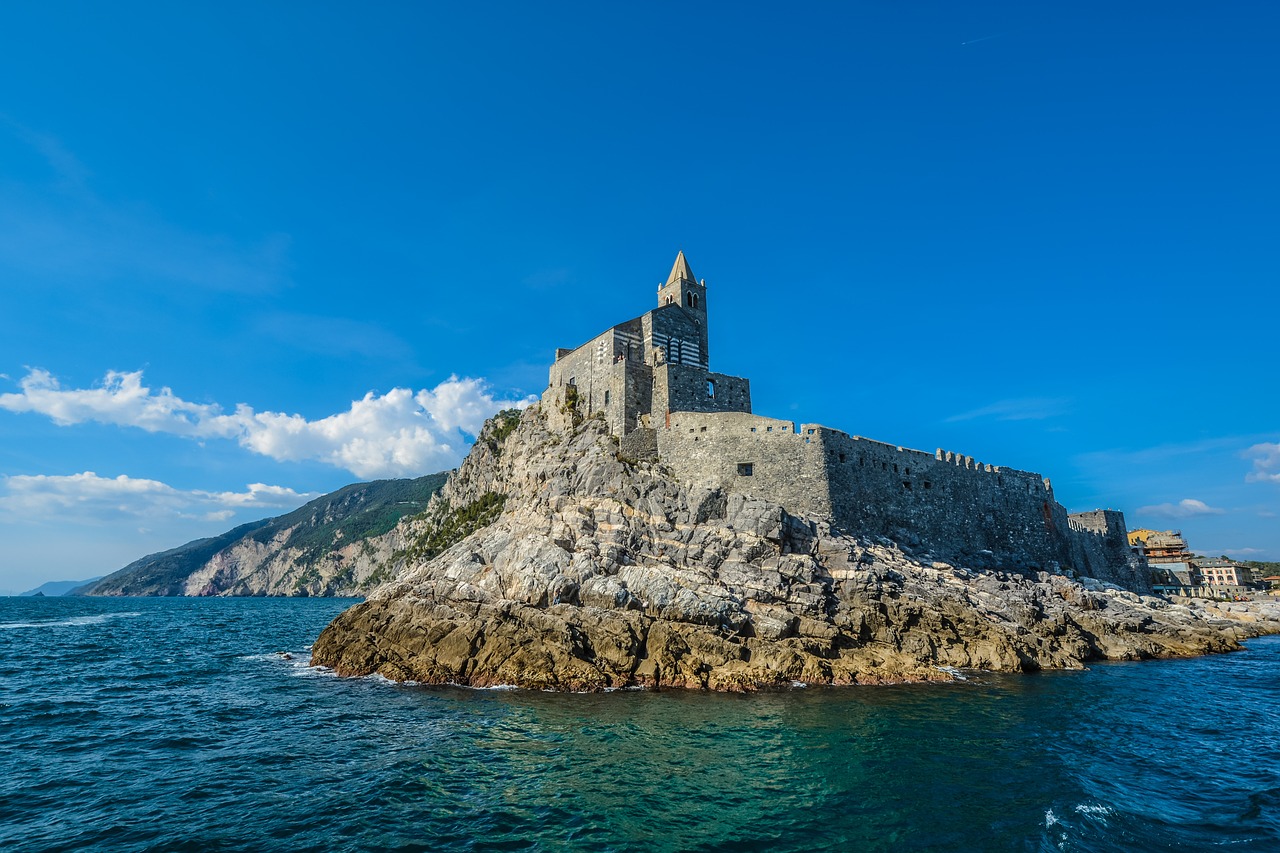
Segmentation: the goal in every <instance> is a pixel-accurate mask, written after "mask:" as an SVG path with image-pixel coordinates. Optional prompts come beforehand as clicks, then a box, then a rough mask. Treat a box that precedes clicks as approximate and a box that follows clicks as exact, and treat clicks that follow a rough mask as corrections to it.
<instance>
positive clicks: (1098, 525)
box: [543, 252, 1149, 590]
mask: <svg viewBox="0 0 1280 853" xmlns="http://www.w3.org/2000/svg"><path fill="white" fill-rule="evenodd" d="M706 294H707V288H706V282H705V280H703V281H698V280H696V279H695V278H694V276H693V272H692V270H691V269H690V268H689V263H688V261H687V260H686V259H685V257H684V253H683V252H681V253H680V254H679V255H678V256H677V257H676V262H675V265H674V266H673V267H672V269H671V274H670V275H669V276H668V277H667V282H666V284H664V285H663V286H662V287H660V288H659V290H658V307H657V308H655V309H653V310H651V311H648V312H646V313H645V314H643V315H641V316H640V317H637V318H636V319H634V320H628V321H627V322H625V323H620V324H618V325H616V326H614V327H612V328H611V329H609V330H607V331H605V332H604V333H603V334H600V335H597V336H596V337H595V338H593V339H592V340H590V341H588V342H587V343H585V344H583V345H582V346H580V347H578V348H576V349H572V350H568V349H560V350H557V351H556V360H555V363H554V364H553V365H552V366H551V371H550V383H549V387H548V389H547V391H546V392H545V393H544V395H543V398H544V402H546V403H548V404H551V405H555V406H561V407H563V406H565V405H566V404H570V405H573V406H575V407H576V408H577V410H578V411H579V412H580V413H581V414H583V415H585V416H588V417H590V416H593V415H595V414H597V413H601V414H602V415H603V417H604V419H605V421H606V422H607V423H608V425H609V429H610V431H611V432H613V434H614V435H616V436H618V438H619V439H620V441H621V452H622V454H623V455H624V456H628V457H632V458H654V457H656V458H658V459H660V461H661V462H662V463H663V464H664V465H666V466H668V467H669V468H670V469H671V470H672V471H673V472H674V473H675V474H676V476H678V477H679V478H681V479H682V480H686V481H689V482H694V481H697V482H703V483H707V484H710V485H716V486H720V487H722V488H724V489H725V490H726V491H728V492H730V493H739V494H748V495H754V496H757V497H761V498H765V499H767V500H771V501H775V502H777V503H780V504H782V505H783V506H785V507H786V508H787V509H788V510H789V511H791V512H793V513H796V514H803V515H818V516H824V517H828V518H830V519H831V520H832V522H833V523H834V524H835V525H836V526H838V527H840V528H843V529H845V530H848V531H850V532H854V533H858V534H861V535H868V536H882V537H887V538H889V539H892V540H894V541H897V542H899V543H901V544H905V545H908V546H910V547H915V548H923V549H927V550H929V551H930V552H931V553H934V554H935V555H936V556H938V557H940V558H948V559H964V560H966V561H967V564H968V565H973V566H975V567H981V566H983V565H986V566H990V567H1002V568H1010V569H1020V570H1026V571H1034V570H1040V569H1047V570H1055V569H1059V568H1062V569H1069V570H1073V571H1075V572H1077V573H1079V574H1082V575H1088V576H1092V577H1098V578H1102V579H1106V580H1112V581H1115V582H1117V583H1121V584H1124V585H1125V586H1128V587H1130V588H1135V589H1142V590H1145V589H1148V588H1149V580H1148V579H1147V577H1146V573H1145V572H1142V571H1141V570H1140V567H1139V566H1138V565H1136V564H1134V563H1133V562H1132V560H1131V558H1130V556H1129V554H1130V552H1129V548H1128V534H1127V531H1126V529H1125V524H1124V516H1123V515H1122V514H1121V513H1119V512H1116V511H1114V510H1096V511H1094V512H1089V513H1080V514H1078V515H1069V514H1068V513H1067V511H1066V509H1065V508H1064V507H1062V505H1061V504H1059V503H1057V501H1055V500H1054V496H1053V487H1052V486H1051V484H1050V482H1049V480H1048V479H1046V478H1044V477H1041V476H1040V475H1039V474H1034V473H1031V472H1027V471H1018V470H1014V469H1012V468H1005V467H1001V466H996V465H990V464H985V463H981V462H977V461H975V460H974V459H973V458H972V457H970V456H965V455H963V454H959V453H953V452H950V451H944V450H942V449H939V450H937V451H935V452H934V453H925V452H922V451H919V450H910V449H907V448H904V447H900V446H896V445H891V444H885V443H883V442H879V441H873V440H871V439H867V438H863V437H861V436H854V435H849V434H847V433H844V432H841V431H839V430H835V429H831V428H829V427H824V426H821V425H819V424H805V423H800V424H797V423H794V422H792V421H785V420H777V419H774V418H766V417H761V416H759V415H755V414H752V412H751V389H750V383H749V382H748V381H747V380H746V379H743V378H741V377H738V376H729V375H726V374H722V373H713V372H711V370H710V369H709V359H708V336H707V295H706Z"/></svg>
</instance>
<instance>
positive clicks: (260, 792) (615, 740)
mask: <svg viewBox="0 0 1280 853" xmlns="http://www.w3.org/2000/svg"><path fill="white" fill-rule="evenodd" d="M348 604H350V602H343V601H334V600H324V599H298V600H282V599H191V600H184V599H60V598H53V599H29V598H28V599H18V598H7V599H5V598H0V767H3V768H4V771H5V772H4V773H3V774H0V849H6V850H7V849H15V850H24V851H26V850H30V851H53V850H193V851H194V850H201V851H203V850H382V849H387V850H564V849H568V850H648V849H656V850H701V851H713V850H769V851H775V850H776V851H788V850H795V851H799V850H852V851H874V850H926V849H927V850H1031V851H1039V850H1046V851H1047V850H1078V851H1110V850H1186V851H1201V850H1206V849H1218V848H1219V847H1221V848H1225V849H1231V850H1247V851H1254V850H1265V851H1276V850H1280V713H1277V709H1278V708H1280V638H1265V639H1261V640H1256V641H1253V642H1252V643H1250V644H1249V649H1248V650H1247V651H1245V652H1243V653H1239V654H1234V655H1225V656H1218V657H1211V658H1200V659H1195V660H1184V661H1165V662H1156V663H1146V664H1108V665H1102V666H1097V667H1094V668H1093V669H1092V670H1090V671H1088V672H1078V673H1052V674H1043V675H1037V676H989V675H980V676H976V677H974V678H972V679H971V680H970V681H968V682H965V683H958V684H951V685H933V686H903V687H890V688H855V689H830V690H827V689H824V690H815V689H809V690H798V691H794V692H790V693H784V694H767V695H756V696H720V695H705V694H692V693H646V692H620V693H611V694H604V695H555V694H544V693H531V692H525V691H469V690H458V689H429V688H423V687H412V686H400V685H393V684H389V683H387V682H385V681H383V680H381V679H376V678H366V679H338V678H336V677H333V676H332V675H330V674H328V673H326V672H324V671H321V670H314V669H311V668H309V667H307V666H306V665H305V664H306V658H307V651H306V649H307V646H308V644H309V643H310V642H311V640H313V639H314V637H315V636H316V635H317V634H318V633H319V631H320V629H321V628H323V627H324V625H325V624H326V623H327V622H328V620H329V619H331V618H332V617H333V616H334V615H335V614H337V613H338V612H339V611H340V610H341V609H343V608H344V607H345V606H347V605H348ZM279 651H287V652H289V653H291V654H292V655H293V659H292V660H288V659H285V658H283V657H281V656H280V655H279V654H277V652H279Z"/></svg>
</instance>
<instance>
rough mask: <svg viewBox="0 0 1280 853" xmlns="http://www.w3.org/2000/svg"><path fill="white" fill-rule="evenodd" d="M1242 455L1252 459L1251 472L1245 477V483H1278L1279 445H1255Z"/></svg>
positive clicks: (1279, 467) (1279, 473)
mask: <svg viewBox="0 0 1280 853" xmlns="http://www.w3.org/2000/svg"><path fill="white" fill-rule="evenodd" d="M1244 455H1245V456H1248V457H1251V458H1252V459H1253V470H1252V471H1250V472H1249V473H1248V474H1246V475H1245V478H1244V479H1245V482H1247V483H1280V443H1275V444H1272V443H1269V442H1263V443H1261V444H1255V445H1254V446H1253V447H1250V448H1249V449H1248V450H1246V451H1245V452H1244Z"/></svg>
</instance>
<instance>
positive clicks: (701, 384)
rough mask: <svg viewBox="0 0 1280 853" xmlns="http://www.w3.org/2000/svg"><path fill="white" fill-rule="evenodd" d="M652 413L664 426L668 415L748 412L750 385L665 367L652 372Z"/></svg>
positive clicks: (695, 369)
mask: <svg viewBox="0 0 1280 853" xmlns="http://www.w3.org/2000/svg"><path fill="white" fill-rule="evenodd" d="M652 411H653V413H654V416H655V418H661V419H663V420H664V423H665V416H666V413H667V412H672V413H675V412H750V411H751V383H750V382H748V381H747V380H746V379H743V378H742V377H740V376H729V375H727V374H724V373H711V372H710V371H707V370H703V369H702V368H699V367H689V366H687V365H683V364H664V365H662V366H660V367H657V368H655V369H654V371H653V409H652ZM659 425H660V424H654V426H659Z"/></svg>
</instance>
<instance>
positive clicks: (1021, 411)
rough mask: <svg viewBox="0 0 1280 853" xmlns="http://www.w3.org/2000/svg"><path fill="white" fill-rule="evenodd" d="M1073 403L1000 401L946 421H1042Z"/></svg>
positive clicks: (1047, 399)
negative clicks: (986, 419)
mask: <svg viewBox="0 0 1280 853" xmlns="http://www.w3.org/2000/svg"><path fill="white" fill-rule="evenodd" d="M1070 402H1071V401H1070V400H1065V399H1061V398H1057V397H1027V398H1023V399H1018V400H1000V401H998V402H995V403H992V404H991V405H989V406H983V407H982V408H980V409H973V410H971V411H968V412H961V413H960V414H958V415H952V416H951V417H949V418H947V419H946V423H954V422H956V421H971V420H976V419H978V418H991V419H993V420H997V421H1041V420H1044V419H1046V418H1051V417H1054V416H1055V415H1060V414H1062V413H1063V412H1065V411H1066V410H1067V406H1068V405H1069V403H1070Z"/></svg>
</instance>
